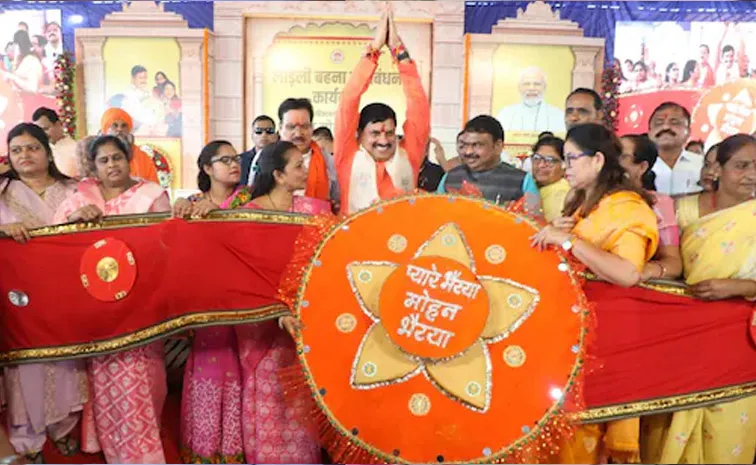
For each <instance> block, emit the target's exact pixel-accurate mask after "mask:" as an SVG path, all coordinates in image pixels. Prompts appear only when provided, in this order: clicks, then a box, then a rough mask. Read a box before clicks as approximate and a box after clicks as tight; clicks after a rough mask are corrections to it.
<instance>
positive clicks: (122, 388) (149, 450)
mask: <svg viewBox="0 0 756 465" xmlns="http://www.w3.org/2000/svg"><path fill="white" fill-rule="evenodd" d="M87 154H88V160H89V165H90V173H91V175H92V177H90V178H86V179H84V180H82V181H80V182H79V184H78V186H77V192H76V193H75V194H73V195H72V196H71V197H69V198H68V199H67V200H66V201H65V202H63V203H62V204H61V205H60V207H59V208H58V211H57V213H56V214H55V218H56V221H57V222H61V223H65V222H75V221H95V220H98V219H101V218H103V217H105V216H112V215H139V214H143V213H150V212H164V211H170V209H171V202H170V199H169V197H168V193H167V192H166V191H165V190H164V189H163V188H162V187H160V185H158V184H157V183H154V182H151V181H145V180H141V179H139V180H138V179H134V178H132V177H131V176H130V174H129V171H130V166H129V162H130V161H131V151H130V150H128V148H127V146H126V145H125V144H124V143H123V141H122V140H121V139H120V138H118V137H116V136H111V135H108V136H100V137H98V138H96V139H95V140H93V141H92V143H91V144H90V145H89V149H88V152H87ZM88 371H89V380H90V386H91V388H92V391H91V393H90V394H91V396H90V400H91V402H90V403H88V404H87V407H86V408H85V410H84V412H85V414H84V416H83V419H82V450H84V451H85V452H88V453H96V452H99V451H100V450H102V452H103V453H104V454H105V460H107V462H108V463H165V453H164V451H163V444H162V442H161V441H160V415H161V412H162V411H163V404H164V402H165V396H166V394H167V391H168V387H167V385H166V379H165V362H164V355H163V342H162V341H158V342H154V343H151V344H148V345H145V346H141V347H138V348H136V349H131V350H126V351H122V352H118V353H115V354H110V355H103V356H98V357H92V358H90V359H89V363H88Z"/></svg>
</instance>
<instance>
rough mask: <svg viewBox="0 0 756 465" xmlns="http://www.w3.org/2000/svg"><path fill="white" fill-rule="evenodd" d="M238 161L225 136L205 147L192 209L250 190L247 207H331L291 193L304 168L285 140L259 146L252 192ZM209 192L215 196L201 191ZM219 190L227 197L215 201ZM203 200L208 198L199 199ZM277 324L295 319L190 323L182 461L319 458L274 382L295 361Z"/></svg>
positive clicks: (302, 180)
mask: <svg viewBox="0 0 756 465" xmlns="http://www.w3.org/2000/svg"><path fill="white" fill-rule="evenodd" d="M213 144H216V145H213ZM292 149H293V150H292ZM239 161H240V160H239V157H238V156H237V155H236V152H235V151H233V148H232V147H231V146H230V144H228V143H226V142H217V143H211V144H210V145H208V147H205V149H204V150H203V151H202V154H201V155H200V159H199V162H198V164H199V167H200V170H201V173H200V175H199V179H198V181H199V183H198V184H199V187H200V190H202V191H203V193H205V194H204V199H198V200H197V201H196V202H195V203H194V210H193V211H192V212H191V213H192V214H195V215H199V216H204V215H205V214H207V211H208V210H207V209H208V208H211V209H214V208H218V207H224V206H225V207H226V208H236V207H237V206H238V204H239V202H240V201H241V200H242V199H243V197H246V198H247V199H250V198H252V197H255V196H256V197H257V200H258V201H260V202H261V203H259V204H258V203H257V202H255V201H252V202H250V203H247V205H245V207H246V208H269V207H270V205H271V204H270V203H263V200H264V199H267V200H272V201H273V202H276V205H279V204H280V206H281V208H277V209H281V210H285V211H295V212H298V213H308V214H319V213H326V212H330V205H329V204H328V202H324V201H321V200H317V199H309V198H304V197H297V198H294V196H293V192H294V191H296V190H299V189H303V188H304V186H305V185H306V183H307V173H306V171H305V169H304V164H303V160H302V155H301V154H300V153H299V152H298V150H297V149H296V148H295V147H294V146H293V145H292V144H290V143H288V142H279V143H277V144H273V145H272V146H269V147H266V149H265V150H263V152H262V154H261V156H260V166H261V172H260V173H259V174H258V177H257V178H256V182H255V188H254V192H253V193H252V194H251V197H250V193H249V191H247V190H246V188H241V189H237V188H235V186H236V184H237V183H238V182H239V181H238V180H239V173H240V169H239V168H240V167H239ZM203 173H204V174H203ZM213 192H215V194H213V195H215V196H217V197H214V196H211V195H209V194H207V193H213ZM218 194H221V195H220V196H218ZM223 195H228V197H227V198H226V200H224V201H221V198H222V197H223ZM212 199H215V200H212ZM202 200H209V201H210V203H209V204H204V205H203V204H202V203H201V202H202ZM182 204H183V202H182ZM215 205H217V207H214V206H215ZM185 206H186V205H185V204H184V205H183V206H182V208H181V209H180V208H179V205H177V206H176V207H174V209H175V210H176V211H177V215H180V216H184V214H187V213H189V212H188V210H184V208H183V207H185ZM179 210H181V211H183V213H184V214H181V213H178V212H179ZM283 326H286V328H287V329H290V330H292V331H293V330H294V329H295V326H296V321H295V320H294V319H293V318H287V319H285V320H282V321H280V322H279V325H276V323H275V322H268V323H261V324H254V325H253V324H249V325H239V326H236V327H230V326H226V327H216V328H206V329H201V330H197V332H196V334H195V337H194V342H193V345H192V354H191V356H190V358H189V360H188V361H187V364H186V369H185V370H186V371H185V375H184V393H183V401H182V428H181V429H182V432H181V437H182V441H183V446H184V457H185V460H186V461H189V462H195V463H201V462H205V463H207V462H216V463H217V462H226V463H230V462H239V463H244V462H245V460H246V463H320V461H321V459H320V447H319V446H318V445H317V443H316V442H315V441H313V440H312V439H311V438H310V437H309V435H308V431H307V430H306V429H305V426H304V425H303V424H302V423H300V422H298V421H297V419H296V418H293V415H292V412H293V410H292V409H290V408H289V407H288V406H287V405H286V404H285V402H284V398H283V392H282V390H281V386H280V383H279V382H278V377H277V372H278V370H279V368H281V367H283V366H287V365H290V364H291V363H296V358H295V351H294V345H293V342H292V341H291V338H290V336H289V335H288V334H286V331H284V330H283V329H282V327H283Z"/></svg>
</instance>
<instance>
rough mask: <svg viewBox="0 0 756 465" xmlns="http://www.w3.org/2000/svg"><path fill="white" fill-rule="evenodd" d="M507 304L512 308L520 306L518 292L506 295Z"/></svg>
mask: <svg viewBox="0 0 756 465" xmlns="http://www.w3.org/2000/svg"><path fill="white" fill-rule="evenodd" d="M507 304H509V306H510V307H512V308H520V307H522V296H521V295H520V294H509V295H508V296H507Z"/></svg>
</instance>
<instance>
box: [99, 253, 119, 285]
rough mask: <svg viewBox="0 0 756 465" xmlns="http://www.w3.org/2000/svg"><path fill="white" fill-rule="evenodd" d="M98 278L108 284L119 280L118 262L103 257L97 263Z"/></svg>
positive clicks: (111, 258)
mask: <svg viewBox="0 0 756 465" xmlns="http://www.w3.org/2000/svg"><path fill="white" fill-rule="evenodd" d="M96 270H97V276H98V277H99V278H100V279H102V280H103V281H105V282H106V283H112V282H113V281H115V280H116V279H117V278H118V262H117V261H116V259H115V258H113V257H103V258H101V259H100V261H99V262H97V267H96Z"/></svg>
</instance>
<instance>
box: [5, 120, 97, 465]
mask: <svg viewBox="0 0 756 465" xmlns="http://www.w3.org/2000/svg"><path fill="white" fill-rule="evenodd" d="M8 153H9V157H8V160H9V165H10V169H9V170H8V171H7V172H6V173H3V174H2V175H0V231H2V232H3V233H5V234H7V235H8V236H10V237H12V238H13V239H15V240H16V241H17V242H20V243H25V242H27V241H28V240H29V239H30V238H31V236H30V234H29V230H30V229H33V228H39V227H42V226H48V225H52V224H55V218H54V216H55V211H56V210H57V208H58V206H59V205H60V204H61V203H63V202H64V201H65V199H67V198H68V197H70V196H71V195H73V193H74V192H75V190H76V182H75V181H73V180H71V179H70V178H68V177H67V176H65V175H64V174H62V173H61V172H60V171H59V170H58V168H56V166H55V162H54V161H53V154H52V149H51V148H50V143H49V140H48V138H47V135H46V134H45V132H44V131H43V130H42V128H40V127H39V126H37V125H35V124H30V123H21V124H19V125H17V126H15V127H14V128H13V129H11V131H10V132H9V133H8ZM85 373H86V372H85V366H84V363H83V362H82V361H76V360H66V361H62V362H55V363H33V364H26V365H18V366H13V367H6V368H5V369H4V371H3V373H2V374H3V376H4V378H5V379H4V380H0V381H5V383H4V384H5V389H7V392H6V394H7V396H6V397H7V400H8V411H7V412H6V414H7V421H8V436H9V439H10V443H11V444H12V445H13V448H14V449H15V450H16V452H17V453H19V454H24V455H26V458H27V460H29V461H30V462H33V463H42V447H43V446H44V444H45V441H46V440H47V437H48V436H49V437H50V439H51V440H52V441H54V442H55V445H56V446H57V448H58V449H59V450H60V452H61V453H63V454H65V455H72V454H75V453H76V452H77V451H78V447H79V446H78V443H77V442H76V441H75V440H74V439H73V438H71V436H70V434H69V433H70V432H71V431H73V429H74V427H75V426H76V425H77V423H78V421H79V416H80V413H79V412H80V411H81V409H82V406H83V405H84V402H85V401H86V399H87V391H86V389H79V387H80V386H81V384H80V383H79V380H80V379H81V377H82V376H86V375H85ZM0 389H1V388H0Z"/></svg>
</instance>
